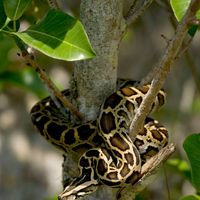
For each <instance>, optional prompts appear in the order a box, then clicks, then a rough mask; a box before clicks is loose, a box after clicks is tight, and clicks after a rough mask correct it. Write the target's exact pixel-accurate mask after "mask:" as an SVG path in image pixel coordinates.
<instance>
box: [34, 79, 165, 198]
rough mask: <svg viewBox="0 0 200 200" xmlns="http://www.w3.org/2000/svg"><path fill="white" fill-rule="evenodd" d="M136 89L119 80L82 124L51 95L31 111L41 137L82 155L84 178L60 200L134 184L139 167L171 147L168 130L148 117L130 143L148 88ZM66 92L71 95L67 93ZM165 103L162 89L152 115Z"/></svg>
mask: <svg viewBox="0 0 200 200" xmlns="http://www.w3.org/2000/svg"><path fill="white" fill-rule="evenodd" d="M134 85H135V82H134V81H125V82H124V83H123V82H121V84H120V87H119V89H118V90H117V91H116V92H114V93H113V94H111V95H110V96H109V97H108V98H107V99H106V100H105V101H104V103H103V104H102V105H101V108H100V112H99V115H98V117H97V120H94V121H90V122H86V123H83V124H74V123H72V122H70V120H69V119H68V117H66V116H65V115H64V114H63V113H62V112H61V111H60V110H59V109H58V108H57V106H56V105H55V103H54V101H53V100H52V99H51V97H47V98H45V99H43V100H41V101H39V102H38V103H36V104H35V105H34V106H33V108H32V109H31V112H30V113H31V119H32V122H33V124H34V126H35V127H36V128H37V129H38V131H39V132H40V133H41V135H42V136H44V137H45V138H46V139H47V140H48V141H49V142H50V143H52V144H53V145H55V146H57V147H58V148H60V149H62V150H63V151H64V152H67V153H70V152H76V153H79V154H81V156H80V159H79V164H78V166H79V170H80V174H79V176H78V177H76V178H74V179H73V180H72V181H71V183H69V184H67V185H66V187H65V189H64V191H63V192H62V193H61V194H60V195H59V197H58V198H59V199H68V197H70V199H78V198H79V197H82V196H85V195H86V194H89V193H92V192H94V191H95V190H96V189H97V186H98V185H100V184H105V185H108V186H111V187H120V186H122V185H123V184H128V183H132V184H133V183H134V182H135V181H136V180H137V179H138V177H139V175H140V171H141V166H142V165H143V164H144V163H145V162H146V161H147V160H148V159H149V158H150V157H152V156H154V155H155V154H157V153H158V152H159V150H160V149H161V148H163V147H165V146H166V145H167V143H168V132H167V130H166V128H165V127H164V126H163V125H161V124H160V123H159V122H158V121H156V120H154V119H152V118H149V117H147V118H146V120H145V124H144V127H143V129H142V130H141V131H140V132H139V133H138V134H137V136H136V138H135V140H134V141H132V140H131V139H130V136H129V127H130V124H131V121H132V120H133V118H134V116H135V113H136V112H137V109H138V107H139V106H140V104H141V102H142V100H143V98H144V96H145V94H146V93H147V92H148V90H149V87H150V85H145V86H142V87H135V86H134ZM62 93H63V94H64V95H65V96H66V97H69V95H70V91H69V90H64V91H62ZM164 103H165V93H164V91H163V90H160V91H159V93H158V94H157V96H156V99H155V101H154V103H153V105H152V108H151V113H152V112H153V111H154V110H157V109H158V108H160V107H161V106H162V105H163V104H164ZM68 114H69V113H68Z"/></svg>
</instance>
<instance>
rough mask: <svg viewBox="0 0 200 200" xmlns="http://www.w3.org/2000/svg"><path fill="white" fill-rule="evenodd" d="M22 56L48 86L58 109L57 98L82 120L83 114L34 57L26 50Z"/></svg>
mask: <svg viewBox="0 0 200 200" xmlns="http://www.w3.org/2000/svg"><path fill="white" fill-rule="evenodd" d="M22 56H23V57H24V58H25V59H26V61H27V65H28V66H31V67H33V69H34V70H35V71H36V72H37V73H38V75H39V77H40V79H41V80H42V81H43V82H44V83H45V85H46V86H47V87H48V90H49V92H50V94H51V96H52V98H53V100H54V102H55V104H56V105H57V106H58V108H59V109H61V107H62V106H60V105H59V102H58V101H57V100H56V98H57V99H59V100H60V101H61V102H62V105H63V106H64V108H68V109H69V111H70V112H71V113H72V114H73V115H74V116H75V117H77V119H78V120H83V116H82V115H81V113H80V112H78V110H77V109H76V107H74V105H73V104H72V103H71V102H69V101H68V100H67V99H66V98H65V96H64V95H63V94H62V93H61V92H60V91H59V89H58V88H57V87H56V85H55V84H54V83H53V82H52V81H51V79H50V78H49V77H48V76H47V74H46V73H45V71H44V70H43V69H41V68H40V66H39V65H38V64H37V62H36V61H35V58H34V56H33V55H31V54H30V53H28V51H23V52H22Z"/></svg>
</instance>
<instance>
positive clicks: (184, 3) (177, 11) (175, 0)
mask: <svg viewBox="0 0 200 200" xmlns="http://www.w3.org/2000/svg"><path fill="white" fill-rule="evenodd" d="M190 2H191V0H181V1H180V0H170V3H171V7H172V10H173V12H174V15H175V17H176V19H177V20H178V21H180V20H181V19H182V17H183V16H184V14H185V12H186V10H187V8H188V6H189V4H190ZM196 17H197V19H200V10H199V11H197V14H196ZM197 29H198V26H197V25H192V26H191V27H190V29H189V30H188V33H189V34H190V36H192V37H193V36H194V35H195V33H196V31H197Z"/></svg>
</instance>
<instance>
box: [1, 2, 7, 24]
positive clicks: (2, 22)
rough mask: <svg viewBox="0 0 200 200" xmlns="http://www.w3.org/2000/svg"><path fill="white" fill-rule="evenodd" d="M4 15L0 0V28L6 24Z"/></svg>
mask: <svg viewBox="0 0 200 200" xmlns="http://www.w3.org/2000/svg"><path fill="white" fill-rule="evenodd" d="M6 18H7V17H6V14H5V12H4V7H3V2H2V0H0V28H2V26H3V25H4V24H5V22H6Z"/></svg>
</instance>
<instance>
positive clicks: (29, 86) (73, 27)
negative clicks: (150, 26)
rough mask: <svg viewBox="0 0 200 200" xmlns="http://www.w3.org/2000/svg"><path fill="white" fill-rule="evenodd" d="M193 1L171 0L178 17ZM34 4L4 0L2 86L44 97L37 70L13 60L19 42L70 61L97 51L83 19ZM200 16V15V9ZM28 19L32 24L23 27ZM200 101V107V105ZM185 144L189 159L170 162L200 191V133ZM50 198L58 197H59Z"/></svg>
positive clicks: (192, 199)
mask: <svg viewBox="0 0 200 200" xmlns="http://www.w3.org/2000/svg"><path fill="white" fill-rule="evenodd" d="M189 2H190V0H181V1H180V0H171V1H170V3H171V7H172V9H173V12H174V15H175V17H176V19H177V20H178V21H180V20H181V18H182V17H183V15H184V13H185V11H186V9H187V7H188V5H189ZM32 5H33V2H32V1H31V0H0V16H1V17H0V46H1V53H0V89H1V88H3V87H4V86H5V85H7V84H13V85H15V86H17V87H20V88H23V89H25V90H28V91H31V92H33V93H34V94H36V95H37V96H39V97H42V96H44V94H45V88H44V86H43V84H42V83H41V82H40V80H39V78H38V76H37V74H36V73H35V72H34V71H33V70H32V69H31V68H23V69H22V68H20V67H19V66H16V62H12V61H10V60H9V59H8V58H7V55H8V54H10V53H11V52H10V50H11V49H13V48H14V49H15V46H18V48H19V49H20V50H22V49H23V48H24V47H27V45H28V46H30V47H33V48H34V49H36V50H38V51H40V52H42V53H43V54H45V55H48V56H49V57H51V58H55V59H60V60H67V61H74V60H82V59H89V58H92V57H94V56H95V53H94V51H93V49H92V47H91V45H90V42H89V39H88V37H87V34H86V32H85V30H84V28H83V26H82V24H81V22H80V21H79V20H77V19H75V18H74V17H72V16H70V15H68V14H66V13H64V12H63V11H60V10H55V9H47V11H44V10H45V9H44V10H43V11H42V12H41V13H42V14H41V13H40V15H42V16H43V17H42V18H40V17H39V18H38V17H36V14H35V13H32V12H31V11H30V10H33V9H31V6H32ZM196 16H197V18H198V19H200V11H198V13H197V15H196ZM24 21H25V22H26V23H25V24H30V26H29V27H25V29H24V28H23V31H21V28H22V25H24V24H23V23H24ZM19 30H20V31H19ZM197 30H198V29H197V26H192V27H191V28H190V29H189V33H190V35H191V36H194V35H195V33H196V31H197ZM15 51H17V50H16V49H15ZM5 58H6V59H5ZM10 66H11V67H10ZM198 103H199V102H197V103H196V107H197V106H199V104H198ZM197 104H198V105H197ZM194 110H197V109H194ZM183 148H184V150H185V152H186V154H187V157H188V161H189V162H187V161H186V160H185V159H182V158H174V159H170V160H169V161H168V162H167V165H168V166H169V168H171V169H172V170H174V171H175V172H176V173H178V174H180V176H182V177H183V178H184V179H186V180H188V181H190V183H191V184H192V185H193V187H194V188H195V189H196V192H197V194H199V193H200V173H199V171H200V159H199V158H200V134H199V133H198V134H191V135H189V136H188V137H187V138H186V139H185V141H184V144H183ZM190 167H191V168H190ZM143 195H144V194H143ZM146 196H148V195H146ZM146 196H145V197H144V198H143V197H140V196H138V199H146V198H147V197H146ZM50 199H52V200H54V199H56V197H55V198H54V197H53V198H50ZM50 199H49V200H50ZM181 200H200V196H199V195H195V194H194V195H190V196H185V197H182V198H181Z"/></svg>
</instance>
